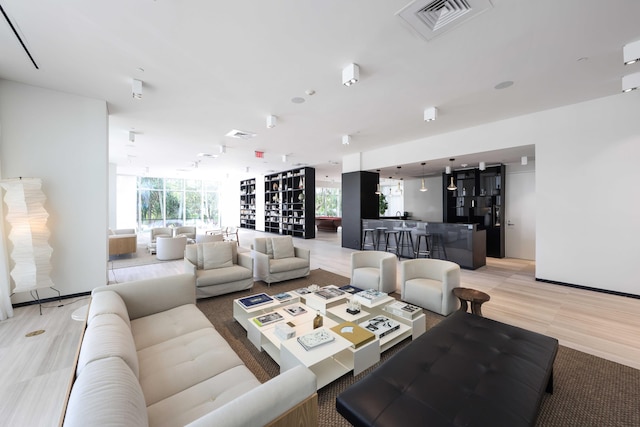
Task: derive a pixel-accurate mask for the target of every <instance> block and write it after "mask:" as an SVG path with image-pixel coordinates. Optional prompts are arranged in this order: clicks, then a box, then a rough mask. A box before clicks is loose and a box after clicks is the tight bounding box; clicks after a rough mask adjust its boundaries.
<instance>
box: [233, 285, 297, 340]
mask: <svg viewBox="0 0 640 427" xmlns="http://www.w3.org/2000/svg"><path fill="white" fill-rule="evenodd" d="M289 293H290V294H291V296H292V298H291V299H288V300H286V301H282V302H281V301H278V300H276V299H274V300H273V301H271V302H269V303H266V304H261V305H258V306H255V307H250V308H246V307H245V306H243V305H242V304H240V301H239V298H238V299H234V300H233V318H234V319H235V320H236V321H237V322H238V323H240V325H241V326H242V327H243V328H244V330H245V331H246V330H247V328H248V326H249V324H248V321H249V319H250V318H252V317H257V316H259V315H261V314H265V313H270V312H272V311H274V310H276V309H278V308H280V307H284V306H285V305H288V304H293V303H298V302H300V297H298V296H295V295H294V294H293V293H291V292H289Z"/></svg>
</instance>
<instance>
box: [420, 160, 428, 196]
mask: <svg viewBox="0 0 640 427" xmlns="http://www.w3.org/2000/svg"><path fill="white" fill-rule="evenodd" d="M420 164H421V165H422V185H420V191H421V192H423V193H424V192H425V191H427V187H425V185H424V165H426V163H425V162H422V163H420Z"/></svg>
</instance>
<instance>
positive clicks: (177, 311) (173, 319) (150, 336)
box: [131, 304, 211, 351]
mask: <svg viewBox="0 0 640 427" xmlns="http://www.w3.org/2000/svg"><path fill="white" fill-rule="evenodd" d="M205 328H211V322H210V321H209V319H207V318H206V316H205V315H204V314H202V312H201V311H200V310H198V308H197V307H196V306H195V305H193V304H186V305H181V306H179V307H176V308H172V309H170V310H166V311H162V312H160V313H156V314H152V315H150V316H145V317H140V318H138V319H134V320H132V321H131V333H132V334H133V341H134V342H135V344H136V349H137V350H138V351H139V350H141V349H143V348H146V347H150V346H152V345H155V344H158V343H161V342H164V341H168V340H170V339H172V338H175V337H179V336H181V335H184V334H187V333H189V332H193V331H197V330H198V329H205Z"/></svg>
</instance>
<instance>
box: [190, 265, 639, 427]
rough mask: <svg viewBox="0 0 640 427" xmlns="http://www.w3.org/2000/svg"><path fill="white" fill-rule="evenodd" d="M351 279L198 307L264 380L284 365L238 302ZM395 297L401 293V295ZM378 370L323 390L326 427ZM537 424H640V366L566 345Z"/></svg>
mask: <svg viewBox="0 0 640 427" xmlns="http://www.w3.org/2000/svg"><path fill="white" fill-rule="evenodd" d="M348 283H349V279H348V278H346V277H343V276H339V275H337V274H333V273H330V272H327V271H324V270H320V269H318V270H313V271H312V272H311V274H310V275H309V277H307V278H304V279H296V280H290V281H286V282H282V283H277V284H273V285H272V286H271V287H267V285H266V284H265V283H263V282H255V285H254V287H253V289H251V290H250V291H244V292H237V293H233V294H228V295H222V296H219V297H213V298H208V299H205V300H199V301H198V304H197V305H198V308H200V310H202V312H203V313H204V314H205V315H206V316H207V317H208V318H209V320H210V321H211V322H212V323H213V324H214V326H215V328H216V329H217V330H218V331H219V332H220V333H221V334H222V335H223V336H224V338H225V339H226V340H227V342H228V343H229V344H230V345H231V347H232V348H233V349H234V350H235V351H236V352H237V353H238V355H239V356H240V357H241V358H242V360H243V361H244V363H245V364H246V365H247V367H248V368H249V369H250V370H251V371H252V372H253V373H254V375H256V377H257V378H258V379H259V380H260V381H262V382H264V381H267V380H269V379H270V378H272V377H274V376H276V375H278V374H279V372H280V368H279V366H278V365H277V364H276V363H275V362H274V361H273V360H272V359H271V358H270V357H269V356H268V355H267V354H266V353H264V352H259V351H258V350H257V349H256V348H255V347H254V346H253V344H251V343H250V342H249V340H248V339H247V334H246V331H245V330H244V329H243V328H242V327H241V326H240V325H239V324H238V322H236V321H235V320H233V310H232V308H233V307H232V302H233V300H234V299H236V298H240V297H243V296H247V295H250V294H255V293H260V292H266V293H268V294H275V293H278V292H282V291H289V290H293V289H297V288H300V287H306V286H309V285H311V284H317V285H320V286H326V285H339V286H341V285H345V284H348ZM392 296H394V297H396V298H399V297H400V295H397V294H392ZM425 315H426V322H427V329H429V328H431V327H432V326H433V325H435V324H436V323H438V322H439V321H440V320H442V319H443V317H442V316H440V315H437V314H434V313H431V312H429V311H426V310H425ZM410 343H411V340H410V339H407V340H405V341H403V342H401V343H400V344H398V345H396V346H395V347H393V348H391V349H389V350H388V351H386V352H384V353H383V354H382V356H381V363H382V362H384V361H385V360H386V359H388V358H389V357H391V356H392V355H393V354H395V353H396V352H397V351H399V350H401V349H402V348H403V347H404V346H406V345H409V344H410ZM372 369H375V366H374V367H372V368H370V369H369V370H367V371H365V372H363V373H361V374H359V375H357V376H356V377H354V376H353V375H352V374H347V375H345V376H343V377H341V378H339V379H338V380H336V381H334V382H333V383H331V384H329V385H327V386H326V387H324V388H322V389H321V390H319V391H318V402H319V414H320V415H319V423H320V425H321V426H327V427H328V426H349V423H347V422H346V421H345V420H344V419H343V418H342V416H340V414H338V413H337V412H336V410H335V399H336V396H337V395H338V394H339V393H340V392H342V390H344V389H346V388H347V387H348V386H349V385H351V384H353V383H354V382H356V381H358V380H359V379H360V378H362V377H363V376H365V375H367V374H368V373H369V372H370V371H371V370H372ZM537 426H593V427H605V426H606V427H610V426H611V427H613V426H616V427H617V426H624V427H627V426H628V427H632V426H633V427H637V426H640V370H637V369H633V368H630V367H627V366H624V365H620V364H618V363H614V362H610V361H608V360H604V359H601V358H598V357H595V356H591V355H589V354H586V353H582V352H580V351H576V350H572V349H570V348H567V347H563V346H560V349H559V351H558V355H557V357H556V361H555V364H554V393H553V395H549V394H546V395H545V397H544V398H543V401H542V406H541V408H540V413H539V416H538V422H537Z"/></svg>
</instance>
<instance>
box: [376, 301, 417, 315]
mask: <svg viewBox="0 0 640 427" xmlns="http://www.w3.org/2000/svg"><path fill="white" fill-rule="evenodd" d="M384 309H385V311H388V312H389V313H392V314H395V315H396V316H399V317H402V318H404V319H409V320H411V319H413V318H414V317H416V316H417V315H418V314H420V313H422V309H421V308H420V307H416V306H415V305H411V304H407V303H406V302H402V301H396V302H392V303H391V304H389V305H387V306H386V307H385V308H384Z"/></svg>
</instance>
